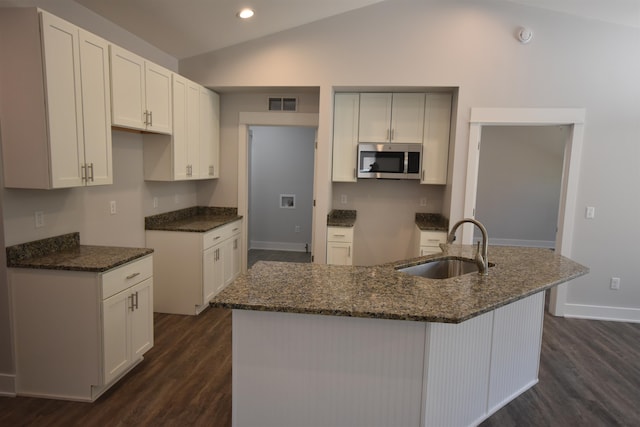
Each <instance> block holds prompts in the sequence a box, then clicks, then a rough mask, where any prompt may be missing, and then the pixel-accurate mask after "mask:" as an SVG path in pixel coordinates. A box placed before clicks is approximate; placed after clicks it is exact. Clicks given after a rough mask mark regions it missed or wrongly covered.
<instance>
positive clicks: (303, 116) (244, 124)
mask: <svg viewBox="0 0 640 427" xmlns="http://www.w3.org/2000/svg"><path fill="white" fill-rule="evenodd" d="M251 126H302V127H307V128H313V129H314V131H316V130H317V128H318V114H317V113H284V112H278V113H273V112H262V113H252V112H241V113H240V114H239V121H238V215H241V216H242V217H243V218H244V221H242V239H243V242H242V245H243V246H242V247H243V248H248V247H249V244H248V242H249V239H248V236H249V231H248V228H249V227H248V223H249V222H250V221H251V218H250V215H249V128H250V127H251ZM316 151H317V150H316ZM316 157H317V156H315V155H314V163H315V161H316ZM316 169H317V168H316V167H315V166H314V179H313V194H314V199H315V193H316V185H317V179H316V172H315V170H316ZM316 221H317V218H316V212H315V209H313V213H312V219H311V222H312V233H311V245H310V247H311V248H313V241H314V240H315V233H314V231H315V224H316ZM311 256H312V259H313V251H312V254H311ZM247 264H248V251H247V250H244V251H242V263H241V265H242V266H243V272H246V271H247Z"/></svg>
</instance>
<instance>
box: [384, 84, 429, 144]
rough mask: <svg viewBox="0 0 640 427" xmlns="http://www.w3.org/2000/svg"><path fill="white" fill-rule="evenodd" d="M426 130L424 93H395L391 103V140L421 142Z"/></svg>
mask: <svg viewBox="0 0 640 427" xmlns="http://www.w3.org/2000/svg"><path fill="white" fill-rule="evenodd" d="M423 131H424V93H394V94H393V102H392V104H391V142H401V143H407V144H421V143H422V136H423Z"/></svg>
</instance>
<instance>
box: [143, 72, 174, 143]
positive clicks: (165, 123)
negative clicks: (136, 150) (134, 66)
mask: <svg viewBox="0 0 640 427" xmlns="http://www.w3.org/2000/svg"><path fill="white" fill-rule="evenodd" d="M171 74H172V73H171V71H169V70H167V69H165V68H162V67H161V66H159V65H156V64H154V63H152V62H147V61H145V66H144V75H145V99H146V101H147V102H146V110H147V112H148V116H147V130H149V131H152V132H157V133H166V134H171Z"/></svg>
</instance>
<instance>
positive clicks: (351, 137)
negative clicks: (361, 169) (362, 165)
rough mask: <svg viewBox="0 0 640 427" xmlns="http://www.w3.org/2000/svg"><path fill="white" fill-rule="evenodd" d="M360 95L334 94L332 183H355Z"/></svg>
mask: <svg viewBox="0 0 640 427" xmlns="http://www.w3.org/2000/svg"><path fill="white" fill-rule="evenodd" d="M359 111H360V95H359V94H357V93H336V95H335V99H334V111H333V171H332V179H333V181H334V182H356V181H357V178H356V162H357V157H358V117H359Z"/></svg>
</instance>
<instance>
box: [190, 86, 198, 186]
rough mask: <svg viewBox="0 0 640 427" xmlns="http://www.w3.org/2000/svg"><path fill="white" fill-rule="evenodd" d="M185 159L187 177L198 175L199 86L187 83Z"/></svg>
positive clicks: (196, 176)
mask: <svg viewBox="0 0 640 427" xmlns="http://www.w3.org/2000/svg"><path fill="white" fill-rule="evenodd" d="M187 159H188V160H189V162H188V163H189V178H199V177H200V86H199V85H197V84H195V83H193V82H189V83H188V84H187Z"/></svg>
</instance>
